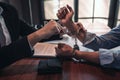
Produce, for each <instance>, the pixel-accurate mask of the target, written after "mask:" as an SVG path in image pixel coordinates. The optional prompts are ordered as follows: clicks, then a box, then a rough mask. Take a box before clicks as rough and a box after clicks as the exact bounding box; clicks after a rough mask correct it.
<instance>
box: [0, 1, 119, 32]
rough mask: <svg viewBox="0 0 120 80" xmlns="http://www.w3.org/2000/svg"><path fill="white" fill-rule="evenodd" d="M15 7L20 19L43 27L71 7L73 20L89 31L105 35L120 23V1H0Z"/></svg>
mask: <svg viewBox="0 0 120 80" xmlns="http://www.w3.org/2000/svg"><path fill="white" fill-rule="evenodd" d="M0 1H1V2H5V3H9V4H11V5H13V6H14V7H15V8H16V9H17V10H18V13H19V16H20V18H22V19H24V20H25V21H26V22H27V23H29V24H31V25H39V27H42V26H43V25H44V24H45V23H47V21H49V20H50V19H54V20H58V18H57V16H56V13H57V11H58V9H59V8H60V7H63V6H66V4H68V5H70V6H71V7H72V8H73V10H74V12H75V14H74V17H73V20H74V21H75V22H82V23H83V25H84V26H85V28H86V29H88V31H92V32H96V33H98V34H99V33H101V32H103V33H105V32H106V31H109V29H111V28H113V27H115V26H117V25H118V24H119V23H120V8H119V4H120V0H0Z"/></svg>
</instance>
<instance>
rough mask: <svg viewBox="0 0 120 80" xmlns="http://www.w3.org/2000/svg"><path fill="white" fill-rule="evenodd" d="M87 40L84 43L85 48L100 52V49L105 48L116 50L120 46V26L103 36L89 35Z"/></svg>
mask: <svg viewBox="0 0 120 80" xmlns="http://www.w3.org/2000/svg"><path fill="white" fill-rule="evenodd" d="M89 36H91V37H89ZM86 38H88V39H87V40H86V41H84V44H83V45H84V46H85V47H88V48H91V49H94V50H99V48H104V49H111V48H114V47H116V46H119V45H120V26H118V27H115V28H114V29H112V30H111V31H110V32H108V33H106V34H104V35H101V36H96V35H95V34H91V33H89V35H87V36H86ZM89 40H91V41H89ZM87 41H88V42H87ZM86 42H87V43H86Z"/></svg>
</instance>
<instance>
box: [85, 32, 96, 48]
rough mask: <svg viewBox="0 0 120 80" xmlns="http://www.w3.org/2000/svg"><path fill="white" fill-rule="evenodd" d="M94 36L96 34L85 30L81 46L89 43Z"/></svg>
mask: <svg viewBox="0 0 120 80" xmlns="http://www.w3.org/2000/svg"><path fill="white" fill-rule="evenodd" d="M95 37H96V34H94V33H90V32H87V34H86V37H85V39H84V41H83V46H84V45H87V44H89V43H91V42H92V41H93V40H94V39H95Z"/></svg>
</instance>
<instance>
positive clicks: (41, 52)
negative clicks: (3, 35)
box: [33, 43, 57, 57]
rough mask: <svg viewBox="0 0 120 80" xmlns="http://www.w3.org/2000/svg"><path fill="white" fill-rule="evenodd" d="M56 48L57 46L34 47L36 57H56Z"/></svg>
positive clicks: (38, 45)
mask: <svg viewBox="0 0 120 80" xmlns="http://www.w3.org/2000/svg"><path fill="white" fill-rule="evenodd" d="M55 47H57V44H50V43H37V44H36V45H35V46H34V55H33V56H36V57H56V52H55Z"/></svg>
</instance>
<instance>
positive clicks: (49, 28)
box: [40, 20, 59, 39]
mask: <svg viewBox="0 0 120 80" xmlns="http://www.w3.org/2000/svg"><path fill="white" fill-rule="evenodd" d="M56 26H57V22H56V21H54V20H51V21H49V22H48V23H47V24H46V25H45V26H44V27H43V28H42V29H41V31H42V32H44V34H45V35H44V36H45V38H44V39H46V38H49V37H51V36H52V35H55V34H58V33H59V31H58V29H57V27H56ZM41 31H40V32H41Z"/></svg>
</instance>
